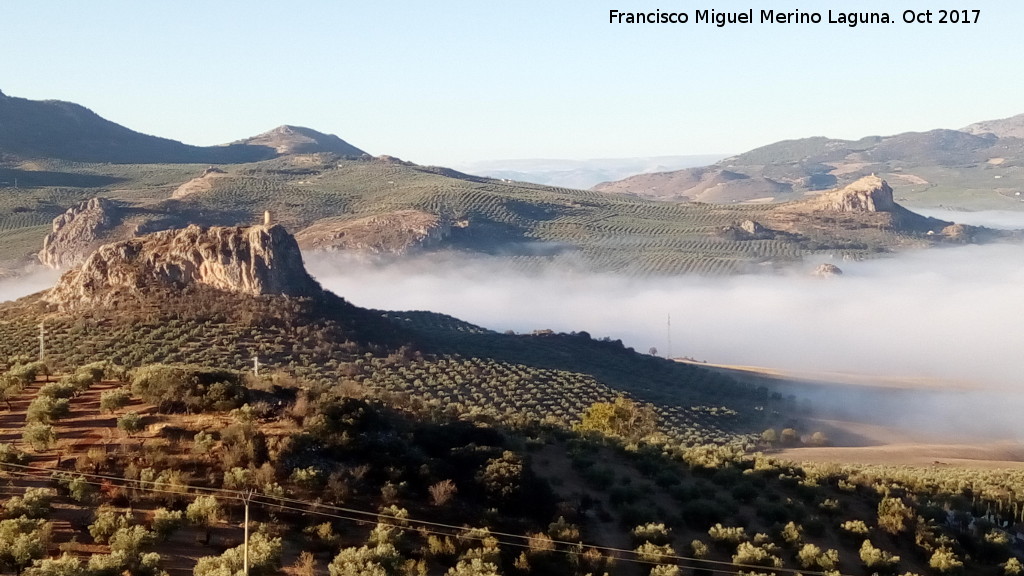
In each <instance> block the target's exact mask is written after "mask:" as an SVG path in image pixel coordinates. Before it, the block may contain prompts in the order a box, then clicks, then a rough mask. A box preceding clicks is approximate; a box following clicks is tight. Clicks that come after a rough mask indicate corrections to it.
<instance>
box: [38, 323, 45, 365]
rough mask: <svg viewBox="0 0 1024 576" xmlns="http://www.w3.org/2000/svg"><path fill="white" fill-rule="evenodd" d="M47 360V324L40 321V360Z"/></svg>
mask: <svg viewBox="0 0 1024 576" xmlns="http://www.w3.org/2000/svg"><path fill="white" fill-rule="evenodd" d="M45 360H46V324H45V323H44V322H40V323H39V361H40V362H43V361H45Z"/></svg>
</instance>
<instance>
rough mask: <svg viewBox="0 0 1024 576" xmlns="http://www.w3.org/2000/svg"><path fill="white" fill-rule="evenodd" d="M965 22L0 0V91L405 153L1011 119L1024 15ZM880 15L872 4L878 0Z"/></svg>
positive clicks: (339, 4) (451, 159)
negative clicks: (854, 23) (630, 19)
mask: <svg viewBox="0 0 1024 576" xmlns="http://www.w3.org/2000/svg"><path fill="white" fill-rule="evenodd" d="M939 4H942V5H952V4H956V5H958V6H961V7H964V8H980V9H981V10H982V13H981V20H980V22H979V23H978V24H973V25H940V24H931V25H924V24H913V25H911V24H903V23H896V24H889V25H875V26H859V27H857V28H849V27H846V26H842V25H828V24H818V25H769V24H747V25H735V26H727V27H725V28H717V27H715V26H709V25H698V24H694V23H690V24H686V25H669V24H665V25H648V26H639V25H634V26H626V25H611V24H608V10H609V9H611V8H615V9H619V10H623V11H647V10H653V9H655V8H662V9H664V10H667V9H670V8H673V9H678V10H683V11H687V12H690V13H691V14H692V12H693V10H695V9H703V8H714V9H716V10H719V11H725V10H745V9H747V8H754V9H755V17H756V13H757V11H758V10H759V9H760V8H761V7H765V6H766V4H764V3H760V4H759V3H756V2H736V1H731V0H696V1H687V2H680V1H664V2H657V1H648V0H625V1H623V0H609V1H607V2H602V1H599V0H565V1H561V2H559V1H555V0H551V1H547V2H543V1H532V0H531V1H526V0H524V1H519V2H514V1H509V2H482V1H461V2H460V1H448V2H445V1H438V2H423V1H397V0H396V1H391V2H388V1H378V2H373V1H369V2H367V1H363V2H351V1H346V0H339V1H317V0H310V1H307V2H303V3H283V2H256V1H249V2H234V1H220V2H196V1H191V0H179V1H175V2H169V1H168V2H137V1H133V2H129V1H113V0H111V1H104V0H97V1H90V2H82V1H79V0H67V1H64V2H56V1H46V0H42V1H31V2H29V1H27V0H26V1H22V2H15V1H5V2H3V4H2V5H0V22H2V24H3V32H2V34H0V47H2V50H3V53H4V56H3V57H2V58H0V90H3V91H4V92H5V93H6V94H8V95H11V96H21V97H26V98H32V99H47V98H54V99H61V100H70V101H73V102H77V103H80V104H83V105H85V106H87V107H89V108H91V109H93V110H94V111H96V112H97V113H99V114H101V115H103V116H105V117H106V118H108V119H110V120H113V121H115V122H118V123H121V124H124V125H126V126H128V127H130V128H133V129H135V130H139V131H141V132H146V133H150V134H156V135H159V136H164V137H168V138H174V139H177V140H182V141H184V142H187V143H190V144H204V145H205V144H216V143H223V142H227V141H231V140H236V139H239V138H243V137H246V136H250V135H253V134H256V133H258V132H262V131H265V130H268V129H270V128H273V127H274V126H277V125H279V124H286V123H287V124H296V125H302V126H308V127H311V128H314V129H317V130H321V131H324V132H330V133H334V134H337V135H338V136H340V137H342V138H344V139H346V140H348V141H349V142H351V143H352V144H354V145H356V146H359V147H361V148H363V149H364V150H367V151H368V152H370V153H373V154H391V155H394V156H399V157H401V158H404V159H408V160H412V161H414V162H418V163H436V164H454V163H457V162H460V161H468V160H483V159H497V158H529V157H548V158H600V157H628V156H651V155H674V154H701V153H717V152H741V151H744V150H747V149H750V148H753V147H755V146H759V145H763V144H767V143H770V142H774V141H776V140H781V139H786V138H798V137H804V136H812V135H826V136H831V137H837V138H857V137H861V136H866V135H872V134H892V133H898V132H903V131H908V130H927V129H931V128H937V127H946V128H958V127H961V126H963V125H965V124H969V123H971V122H974V121H978V120H987V119H993V118H1001V117H1005V116H1011V115H1014V114H1019V113H1022V112H1024V98H1021V96H1022V94H1024V74H1021V72H1020V68H1021V63H1022V55H1024V33H1021V32H1020V30H1022V29H1024V3H1020V2H1012V1H1003V2H997V1H994V0H972V3H970V5H968V4H967V3H962V2H961V3H952V4H950V3H948V2H945V3H931V2H921V1H918V0H908V1H907V2H906V3H904V4H894V3H885V2H877V1H873V0H848V1H846V2H839V1H836V2H821V1H815V0H797V1H795V2H794V1H792V0H790V1H788V2H782V3H780V4H778V5H777V7H780V8H782V9H793V8H798V9H800V10H803V11H820V12H822V13H823V14H827V11H828V10H829V9H830V8H831V9H832V10H834V11H850V10H855V11H870V10H889V11H890V12H891V13H892V15H893V16H894V17H895V18H896V19H897V21H899V20H900V14H902V11H903V10H905V9H920V10H924V9H927V8H932V9H933V10H937V9H938V8H939V7H940V6H939ZM887 6H888V8H887Z"/></svg>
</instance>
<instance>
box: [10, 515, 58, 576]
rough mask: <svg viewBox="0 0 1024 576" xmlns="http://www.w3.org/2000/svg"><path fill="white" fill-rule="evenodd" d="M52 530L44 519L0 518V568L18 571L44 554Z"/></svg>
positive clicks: (50, 525) (51, 526)
mask: <svg viewBox="0 0 1024 576" xmlns="http://www.w3.org/2000/svg"><path fill="white" fill-rule="evenodd" d="M52 532H53V525H52V524H50V523H49V522H47V521H45V520H32V519H29V518H14V519H11V520H0V569H5V570H14V571H20V569H21V568H24V567H26V566H28V565H29V564H31V563H32V561H33V560H35V559H37V558H42V557H43V556H45V555H46V549H47V547H49V545H50V535H51V533H52Z"/></svg>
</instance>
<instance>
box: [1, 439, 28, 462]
mask: <svg viewBox="0 0 1024 576" xmlns="http://www.w3.org/2000/svg"><path fill="white" fill-rule="evenodd" d="M26 462H28V454H25V453H24V452H22V451H21V450H18V447H17V446H15V445H13V444H8V443H6V442H4V443H0V463H3V464H24V463H26Z"/></svg>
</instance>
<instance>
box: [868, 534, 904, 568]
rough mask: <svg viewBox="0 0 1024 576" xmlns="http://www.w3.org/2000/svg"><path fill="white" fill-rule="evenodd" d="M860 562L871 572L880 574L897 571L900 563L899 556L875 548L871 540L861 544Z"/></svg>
mask: <svg viewBox="0 0 1024 576" xmlns="http://www.w3.org/2000/svg"><path fill="white" fill-rule="evenodd" d="M860 560H861V562H863V563H864V566H866V567H867V568H868V569H869V570H874V571H877V572H878V573H880V574H885V573H891V572H893V571H894V570H895V569H896V565H897V564H899V563H900V557H899V556H895V555H893V554H890V553H889V552H886V551H885V550H881V549H879V548H875V547H874V546H873V545H872V544H871V541H870V540H865V541H864V543H863V544H861V547H860Z"/></svg>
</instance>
